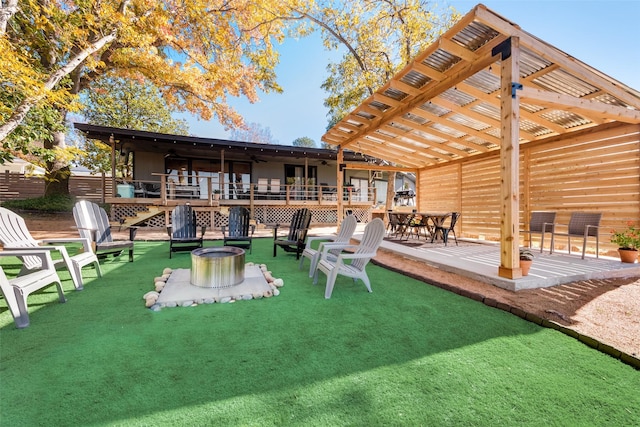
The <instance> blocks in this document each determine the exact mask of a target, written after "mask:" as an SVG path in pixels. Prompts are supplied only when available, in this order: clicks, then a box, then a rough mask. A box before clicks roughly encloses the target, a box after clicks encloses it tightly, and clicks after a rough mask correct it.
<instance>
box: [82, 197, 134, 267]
mask: <svg viewBox="0 0 640 427" xmlns="http://www.w3.org/2000/svg"><path fill="white" fill-rule="evenodd" d="M73 218H74V219H75V221H76V227H78V231H79V232H80V237H83V238H85V239H89V241H90V242H91V245H92V248H93V251H94V252H95V254H96V255H97V256H98V258H103V257H105V256H106V255H109V254H113V256H118V255H120V254H121V253H122V251H123V250H125V249H128V250H129V262H133V239H134V238H135V235H136V231H137V228H136V227H130V228H129V240H113V236H112V235H111V224H110V223H109V217H108V216H107V212H106V211H105V210H104V209H102V208H101V207H100V206H98V205H97V204H95V203H93V202H89V201H87V200H80V201H79V202H76V204H75V206H74V207H73Z"/></svg>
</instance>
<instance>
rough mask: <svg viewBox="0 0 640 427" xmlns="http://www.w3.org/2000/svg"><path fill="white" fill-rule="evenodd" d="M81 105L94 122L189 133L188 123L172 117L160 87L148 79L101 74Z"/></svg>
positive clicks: (87, 116)
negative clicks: (103, 75) (102, 75)
mask: <svg viewBox="0 0 640 427" xmlns="http://www.w3.org/2000/svg"><path fill="white" fill-rule="evenodd" d="M82 104H83V107H82V110H81V113H82V115H83V116H84V117H85V118H86V119H87V121H88V122H89V123H91V124H95V125H102V126H112V127H119V128H124V129H138V130H145V131H149V132H159V133H171V134H176V135H188V133H189V126H188V125H187V122H185V121H184V120H176V119H174V118H173V117H171V110H170V109H169V107H168V106H167V103H166V102H165V100H164V99H162V96H161V94H160V91H159V90H158V88H157V87H155V86H154V85H153V84H152V83H150V82H148V81H147V80H145V79H140V80H138V79H124V78H119V77H109V76H105V77H102V78H100V79H99V80H97V81H96V82H94V83H93V84H92V86H91V90H90V91H87V93H86V97H85V99H84V100H83V103H82Z"/></svg>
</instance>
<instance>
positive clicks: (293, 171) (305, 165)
mask: <svg viewBox="0 0 640 427" xmlns="http://www.w3.org/2000/svg"><path fill="white" fill-rule="evenodd" d="M75 127H76V129H78V130H80V131H82V132H83V133H84V134H85V136H86V137H88V138H91V139H97V140H100V141H102V142H104V143H105V144H108V145H109V146H111V147H112V174H111V175H112V176H113V177H116V176H118V175H119V174H118V173H117V171H118V170H122V171H123V172H124V174H123V176H124V178H123V179H117V178H109V179H112V180H113V182H112V185H111V188H112V189H113V190H112V194H109V195H107V196H106V198H105V202H107V203H109V204H111V214H112V219H113V220H115V221H123V220H124V221H125V222H131V223H136V224H142V225H149V226H165V225H166V224H167V223H168V220H169V213H170V211H171V210H172V209H173V207H174V206H176V205H178V204H183V203H189V204H191V205H192V206H193V207H194V209H195V210H196V212H197V213H198V216H199V218H198V220H199V221H200V222H202V223H203V225H207V226H212V227H219V226H221V225H224V224H225V220H226V215H225V213H226V211H227V210H228V208H229V207H231V206H237V205H241V206H246V207H248V208H249V209H250V210H251V211H252V217H253V218H254V219H255V220H256V221H258V222H259V223H288V221H289V219H290V216H291V214H292V213H293V212H294V211H295V210H296V209H298V208H300V207H303V206H304V207H308V208H311V210H312V211H313V219H312V222H313V223H315V224H335V223H336V222H337V221H338V218H339V217H341V215H342V214H344V211H349V212H352V213H354V214H356V216H358V217H359V219H361V220H363V221H366V220H368V218H369V217H370V216H371V210H372V208H373V207H374V206H376V205H384V203H385V200H386V189H387V173H386V172H377V173H376V172H373V171H372V169H374V168H375V167H376V165H375V159H373V158H371V157H368V156H363V155H362V154H360V153H355V152H351V151H346V152H345V153H343V158H342V162H341V165H340V166H339V165H338V160H337V154H336V151H335V150H327V149H318V148H308V147H294V146H285V145H274V144H256V143H250V142H240V141H231V140H222V139H213V138H200V137H193V136H180V135H169V134H160V133H155V132H145V131H138V130H130V129H119V128H112V127H107V126H96V125H89V124H84V123H76V124H75ZM347 164H349V165H359V168H357V169H350V168H348V167H347ZM125 165H126V166H125ZM338 174H341V178H342V182H343V183H344V184H343V185H342V186H340V187H338V185H337V175H338ZM339 199H340V200H339ZM338 201H340V202H341V208H340V211H341V215H338ZM162 214H164V215H162Z"/></svg>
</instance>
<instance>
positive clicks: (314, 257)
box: [299, 215, 358, 277]
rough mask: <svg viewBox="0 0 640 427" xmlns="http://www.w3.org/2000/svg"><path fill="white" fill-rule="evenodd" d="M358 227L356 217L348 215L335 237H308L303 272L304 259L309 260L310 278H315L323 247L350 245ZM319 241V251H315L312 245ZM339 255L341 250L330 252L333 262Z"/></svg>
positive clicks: (303, 252)
mask: <svg viewBox="0 0 640 427" xmlns="http://www.w3.org/2000/svg"><path fill="white" fill-rule="evenodd" d="M357 225H358V221H357V219H356V217H355V216H354V215H347V217H346V218H345V219H344V220H343V221H342V224H340V230H338V234H336V235H335V236H307V244H306V246H305V248H304V250H303V251H302V256H301V257H300V266H299V268H300V270H302V267H303V264H304V259H305V258H309V261H310V262H311V265H310V266H309V277H313V274H314V273H315V271H316V266H317V265H318V261H319V260H320V255H321V254H322V248H323V246H324V245H325V244H328V243H337V244H343V245H344V244H348V243H349V241H350V240H351V236H353V233H354V231H356V226H357ZM319 240H320V241H321V242H320V245H319V246H318V249H313V248H312V247H311V245H312V243H313V242H318V241H319ZM339 254H340V249H334V250H332V251H329V256H330V257H331V258H332V259H333V260H335V259H336V258H337V257H338V255H339Z"/></svg>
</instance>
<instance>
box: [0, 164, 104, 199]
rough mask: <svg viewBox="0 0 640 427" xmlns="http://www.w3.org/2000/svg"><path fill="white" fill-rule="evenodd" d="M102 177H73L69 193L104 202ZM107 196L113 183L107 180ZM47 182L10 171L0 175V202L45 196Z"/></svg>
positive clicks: (70, 181)
mask: <svg viewBox="0 0 640 427" xmlns="http://www.w3.org/2000/svg"><path fill="white" fill-rule="evenodd" d="M102 184H103V180H102V177H99V176H72V177H71V178H70V180H69V193H70V194H71V195H72V196H74V197H77V198H83V199H87V200H91V201H94V202H98V203H100V202H102V201H103V198H102ZM104 185H105V194H111V181H110V180H108V179H107V180H105V183H104ZM44 190H45V182H44V180H43V179H42V178H38V177H27V176H24V175H23V174H20V173H10V172H9V171H6V172H3V173H0V202H3V201H5V200H15V199H31V198H35V197H41V196H43V195H44Z"/></svg>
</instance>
